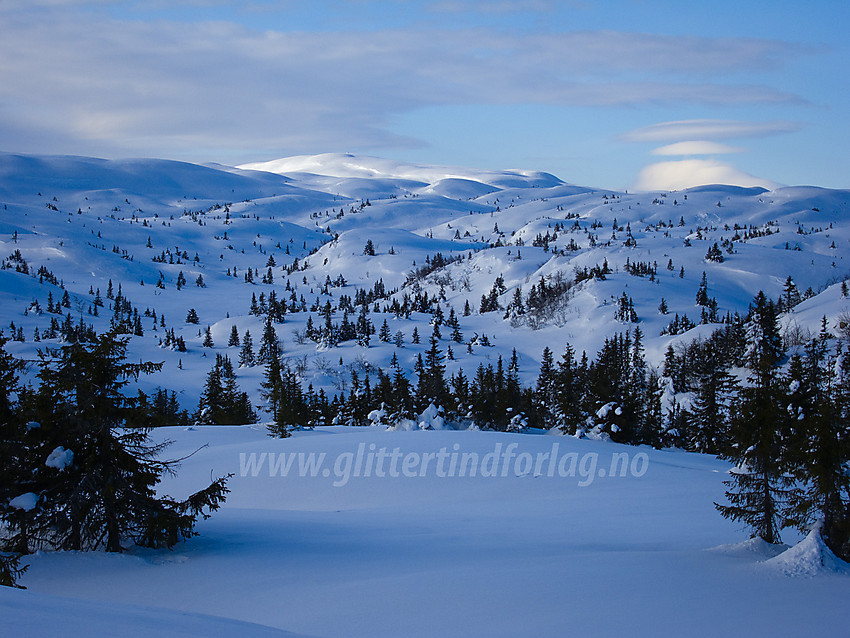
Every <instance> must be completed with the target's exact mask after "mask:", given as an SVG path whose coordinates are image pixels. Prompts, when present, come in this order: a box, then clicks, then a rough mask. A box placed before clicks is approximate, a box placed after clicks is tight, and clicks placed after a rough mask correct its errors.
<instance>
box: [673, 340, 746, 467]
mask: <svg viewBox="0 0 850 638" xmlns="http://www.w3.org/2000/svg"><path fill="white" fill-rule="evenodd" d="M698 350H699V352H700V355H701V356H700V357H699V358H697V359H696V360H695V361H693V367H694V373H695V375H696V377H697V390H696V396H695V397H694V400H693V401H692V403H691V408H690V410H689V411H688V414H687V417H686V418H687V426H686V432H683V433H682V434H683V436H684V438H685V441H684V443H685V446H686V448H687V449H689V450H693V451H694V452H702V453H704V454H721V453H722V452H724V451H725V450H726V447H727V445H728V439H729V422H730V402H731V400H732V397H733V396H734V394H735V391H736V389H737V383H736V381H735V378H734V377H733V376H732V375H731V374H730V373H729V365H730V362H729V361H727V360H726V359H725V358H724V356H723V352H722V351H721V350H720V348H719V346H718V344H717V343H716V341H715V340H709V341H707V342H706V343H705V344H703V345H702V347H700V348H698Z"/></svg>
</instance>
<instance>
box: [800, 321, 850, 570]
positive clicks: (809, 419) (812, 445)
mask: <svg viewBox="0 0 850 638" xmlns="http://www.w3.org/2000/svg"><path fill="white" fill-rule="evenodd" d="M787 386H788V388H789V391H790V392H789V394H790V396H789V404H788V408H787V410H788V413H789V416H790V419H791V425H790V440H789V443H788V445H787V447H786V456H787V459H788V461H789V463H790V465H791V466H792V468H793V470H792V471H793V474H794V476H795V477H796V478H797V480H798V482H799V483H798V485H799V486H800V487H799V489H798V490H796V491H793V492H792V493H791V503H790V506H791V507H790V518H791V521H792V522H793V523H794V524H795V525H796V526H797V527H798V528H799V529H801V530H802V531H804V532H805V531H808V530H809V529H810V528H811V526H812V525H813V524H818V525H820V534H821V537H822V538H823V540H824V542H825V543H826V545H827V546H828V547H829V548H830V549H831V550H832V551H833V552H834V553H835V554H836V555H837V556H839V557H841V558H843V559H844V560H847V559H850V473H848V471H847V468H848V467H850V465H849V464H850V426H849V425H848V423H850V421H848V418H850V359H848V357H847V354H846V352H843V346H842V344H838V345H837V346H836V348H835V350H833V351H830V348H829V335H828V334H826V333H825V331H822V332H821V334H820V336H819V337H818V338H817V339H813V340H812V341H811V342H809V344H807V345H806V347H805V348H804V351H803V353H802V355H795V356H794V357H792V359H791V364H790V366H789V372H788V376H787Z"/></svg>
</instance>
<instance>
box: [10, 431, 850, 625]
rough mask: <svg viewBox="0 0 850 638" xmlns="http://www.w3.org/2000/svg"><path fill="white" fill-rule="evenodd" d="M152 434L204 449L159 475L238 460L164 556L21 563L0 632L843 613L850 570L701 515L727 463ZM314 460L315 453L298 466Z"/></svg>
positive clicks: (441, 435) (778, 618)
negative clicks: (785, 561) (219, 496)
mask: <svg viewBox="0 0 850 638" xmlns="http://www.w3.org/2000/svg"><path fill="white" fill-rule="evenodd" d="M156 437H157V438H171V439H173V440H174V441H175V443H174V445H173V446H172V447H171V448H170V452H171V453H172V454H173V455H175V456H176V455H182V454H184V453H187V452H189V451H192V450H194V449H196V448H199V447H201V446H203V445H207V444H208V446H209V447H205V448H203V449H202V450H201V451H200V452H198V453H197V454H196V455H195V456H193V457H192V458H190V459H189V460H187V461H185V462H184V464H183V467H182V469H181V471H180V475H179V477H178V478H177V479H174V480H173V481H172V482H170V483H168V484H166V485H165V486H164V488H165V489H166V490H167V491H168V492H169V493H171V494H173V495H184V494H186V493H188V492H189V491H191V490H192V489H195V488H197V486H198V485H199V484H202V483H203V482H204V481H205V480H208V479H209V475H210V472H211V471H212V472H213V473H214V474H220V473H222V472H234V473H235V476H234V477H233V478H232V479H231V482H230V486H231V488H232V493H231V494H230V495H229V498H228V500H227V503H226V505H225V506H224V507H223V508H222V509H221V510H220V511H219V512H218V513H216V514H215V515H214V516H213V517H212V518H211V519H209V520H207V521H204V522H202V523H201V524H200V525H199V526H198V531H199V532H200V535H199V536H198V537H196V538H194V539H192V540H190V541H189V542H187V543H183V544H181V545H178V546H177V547H175V548H174V549H173V550H172V551H151V550H136V551H132V552H129V553H127V554H124V555H117V554H105V553H82V554H78V553H53V552H51V553H41V554H37V555H35V556H32V557H30V558H29V559H28V562H29V563H30V568H29V571H28V572H27V573H26V574H25V576H24V578H23V579H22V583H23V584H25V585H26V586H28V587H29V589H28V590H27V591H26V592H14V591H7V590H0V605H2V609H3V611H4V613H3V617H4V625H5V626H6V627H10V628H11V633H10V634H9V635H12V634H15V635H81V634H82V633H85V634H86V635H93V636H97V635H104V636H105V635H115V633H116V631H118V633H120V634H121V635H136V634H138V635H142V633H143V632H144V631H151V632H155V633H156V634H157V635H207V636H211V635H216V636H219V635H220V636H224V635H250V636H253V635H274V634H272V633H270V632H268V633H263V631H262V629H261V628H257V627H251V626H243V625H236V624H233V621H243V622H246V623H257V624H259V625H266V626H268V627H274V628H279V629H282V630H286V631H289V632H294V633H295V634H297V635H305V636H370V637H380V636H387V637H396V636H434V635H441V636H506V637H508V636H511V637H513V636H564V635H588V636H610V635H628V636H659V635H688V636H718V635H770V636H801V635H811V634H812V633H817V634H819V635H842V634H843V633H844V632H845V631H846V628H847V626H848V622H850V609H849V608H848V607H847V605H846V600H847V597H848V595H850V579H848V578H847V576H845V575H841V574H837V573H832V572H826V571H825V570H821V571H820V573H818V574H817V575H816V577H812V575H811V574H808V575H805V574H804V575H803V576H804V577H796V578H795V577H789V576H787V575H786V573H785V572H783V571H782V570H780V569H777V568H775V566H771V565H770V564H769V563H766V562H764V561H766V560H767V559H768V558H770V557H771V555H772V554H773V553H775V551H774V552H771V551H769V550H770V549H773V548H764V547H762V546H756V545H754V544H753V543H752V542H747V543H744V544H743V545H732V544H734V543H738V542H743V541H745V540H746V538H747V535H746V533H745V532H744V531H743V530H741V529H739V528H738V526H736V525H734V524H731V523H729V522H728V521H726V520H725V519H723V518H721V517H720V516H719V515H718V514H717V513H716V512H715V511H714V507H713V505H712V503H713V501H715V500H720V499H722V498H723V486H722V483H721V481H722V480H723V479H724V476H725V472H726V471H727V469H728V466H727V465H726V464H724V463H723V462H720V461H717V460H715V459H712V458H709V457H705V456H701V455H696V454H688V453H684V452H680V451H672V450H665V451H659V450H653V449H649V448H634V447H627V446H619V445H615V444H611V443H602V442H593V441H587V440H576V439H573V438H569V437H560V436H551V435H544V434H506V433H493V432H490V433H488V432H453V431H420V432H401V431H398V432H395V431H385V430H384V429H383V428H356V429H355V428H327V429H323V430H321V431H314V432H310V431H307V432H298V433H296V434H295V436H294V437H292V438H290V439H285V440H280V439H273V438H270V437H268V436H267V434H266V432H265V431H264V430H263V428H262V427H261V426H243V427H209V426H207V427H195V428H194V429H180V428H169V429H163V430H158V431H156ZM373 446H374V447H373ZM553 446H555V448H554V450H555V456H554V458H555V459H556V461H555V462H554V465H550V462H551V459H552V458H553V457H552V452H553ZM382 449H384V452H385V453H386V454H387V457H386V458H385V459H384V461H383V462H382V463H381V469H382V470H383V471H384V474H385V475H384V476H383V477H380V476H378V475H377V474H378V468H379V463H378V458H377V455H378V454H380V453H381V451H382ZM358 450H361V455H360V458H361V462H360V469H359V471H355V464H356V462H357V457H358ZM441 450H443V456H444V461H443V463H442V472H440V463H439V457H438V456H437V455H438V454H440V452H441ZM495 452H497V454H494V453H495ZM263 453H265V454H267V456H266V457H265V458H266V459H267V460H268V459H269V457H271V458H272V459H273V460H274V462H275V463H274V464H272V470H271V472H270V470H269V463H268V462H265V463H264V464H263V465H262V466H258V465H257V459H259V458H260V455H262V454H263ZM393 453H395V454H396V459H397V461H396V462H395V465H396V472H395V474H396V476H395V477H393V475H392V474H393V461H392V455H393ZM252 454H253V455H255V456H253V457H252V456H251V455H252ZM290 454H292V455H294V456H292V457H290V456H289V455H290ZM299 454H302V455H304V456H303V457H302V458H299V456H298V455H299ZM311 454H313V455H315V456H313V459H314V461H315V462H316V463H318V462H319V456H318V455H320V454H325V455H326V456H325V457H324V459H323V462H322V464H320V465H316V464H314V465H310V466H309V467H307V465H304V468H305V472H302V471H301V470H300V469H299V468H300V466H299V464H300V463H304V464H306V463H308V462H309V459H310V456H309V455H311ZM369 454H372V455H373V456H372V460H371V463H370V461H369ZM429 454H431V455H433V457H429V460H427V461H426V460H425V459H426V455H429ZM452 454H455V455H456V465H455V468H454V471H452ZM464 454H466V455H472V454H477V455H478V464H477V465H475V467H476V468H477V470H478V471H477V472H476V474H477V475H476V476H474V477H471V476H468V475H469V474H470V473H471V471H470V468H471V467H472V466H473V463H472V462H471V460H470V459H472V457H471V456H469V457H467V459H468V460H467V462H466V465H465V467H466V470H465V472H464V473H465V474H466V475H467V476H461V475H460V474H461V460H462V455H464ZM281 455H283V456H281ZM488 455H491V456H490V457H489V460H485V457H487V456H488ZM543 455H545V456H543ZM623 455H624V456H623ZM252 458H253V461H252ZM289 458H291V459H292V461H291V463H292V465H291V466H290V467H289V471H288V475H286V476H282V474H283V473H284V471H285V470H284V468H285V467H286V463H287V459H289ZM340 459H342V460H340ZM406 459H410V460H406ZM493 459H498V461H494V460H493ZM506 459H507V460H506ZM349 460H350V461H351V462H349ZM612 460H613V462H614V468H613V469H614V471H613V472H612V471H611V470H612ZM414 461H416V462H415V463H414ZM281 463H282V465H281ZM573 463H575V465H574V466H573ZM423 464H424V469H423ZM538 464H539V467H536V466H537V465H538ZM370 465H371V467H370V469H371V472H370V473H371V476H369V477H367V476H366V474H367V467H369V466H370ZM346 467H350V468H351V469H350V471H349V472H348V477H349V478H348V480H347V481H343V480H342V478H343V477H344V476H345V472H344V470H345V468H346ZM324 470H328V472H327V474H328V475H327V476H325V474H326V473H325V471H324ZM482 471H484V473H485V474H487V475H486V476H482V475H481V474H482ZM243 473H244V474H245V475H244V476H243V475H242V474H243ZM314 473H315V476H311V474H314ZM255 474H256V475H255ZM270 474H272V476H270ZM300 474H305V475H303V476H301V475H300ZM490 474H495V475H493V476H491V475H490ZM502 474H505V475H504V476H503V475H502ZM550 474H551V476H550ZM603 474H604V475H603ZM612 474H613V476H612ZM342 483H344V484H342ZM335 484H337V485H339V486H336V487H335V486H334V485H335ZM340 484H342V485H340ZM786 540H787V541H789V542H791V543H793V542H794V541H796V540H797V539H795V538H790V537H789V538H787V539H786ZM718 546H720V547H718ZM789 551H793V550H789ZM781 556H783V554H781V555H780V558H781ZM774 561H775V559H774ZM798 564H799V561H798ZM56 597H61V598H56ZM210 616H216V617H221V618H223V619H227V621H221V622H215V621H214V620H212V619H211V618H210ZM117 627H121V629H120V630H117V629H116V628H117ZM125 628H126V629H125ZM134 632H135V633H134Z"/></svg>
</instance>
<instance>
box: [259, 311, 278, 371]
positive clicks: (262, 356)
mask: <svg viewBox="0 0 850 638" xmlns="http://www.w3.org/2000/svg"><path fill="white" fill-rule="evenodd" d="M280 355H281V347H280V341H278V338H277V333H276V332H275V329H274V324H273V323H272V319H271V317H266V323H265V325H264V326H263V338H262V341H261V342H260V351H259V353H258V354H257V363H259V364H260V365H266V364H268V363H270V362H271V361H272V360H273V359H276V358H279V357H280Z"/></svg>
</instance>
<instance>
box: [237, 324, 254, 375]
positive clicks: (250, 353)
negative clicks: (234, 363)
mask: <svg viewBox="0 0 850 638" xmlns="http://www.w3.org/2000/svg"><path fill="white" fill-rule="evenodd" d="M254 363H256V361H255V358H254V342H253V340H252V339H251V331H250V330H246V331H245V334H243V335H242V348H241V349H240V350H239V365H240V366H241V367H248V368H249V367H251V366H253V365H254Z"/></svg>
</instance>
